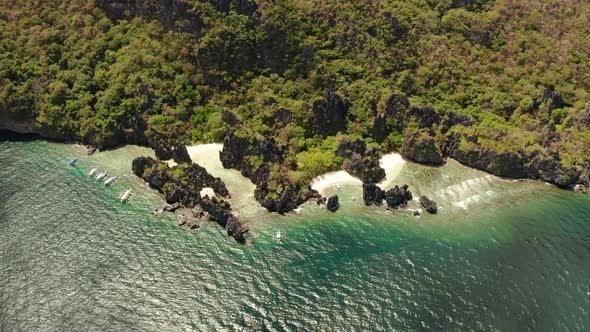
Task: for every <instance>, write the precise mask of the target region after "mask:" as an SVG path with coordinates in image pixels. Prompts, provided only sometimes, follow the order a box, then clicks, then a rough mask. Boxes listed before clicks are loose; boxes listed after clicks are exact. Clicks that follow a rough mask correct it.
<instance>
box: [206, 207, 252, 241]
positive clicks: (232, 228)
mask: <svg viewBox="0 0 590 332" xmlns="http://www.w3.org/2000/svg"><path fill="white" fill-rule="evenodd" d="M201 206H202V207H203V210H205V211H207V213H209V215H210V216H211V218H212V219H213V220H215V221H217V223H219V224H220V225H221V226H223V227H224V228H225V230H226V231H227V233H228V234H229V235H230V236H232V237H233V238H234V239H236V241H238V242H240V243H245V242H246V238H245V236H244V235H245V234H246V233H247V232H248V230H247V229H245V228H244V227H243V226H242V224H241V223H240V221H239V219H238V218H237V217H236V216H234V215H233V214H232V213H231V209H230V206H229V204H228V203H227V202H225V201H223V200H218V199H216V198H215V197H214V198H212V199H210V200H209V199H204V200H203V201H202V202H201Z"/></svg>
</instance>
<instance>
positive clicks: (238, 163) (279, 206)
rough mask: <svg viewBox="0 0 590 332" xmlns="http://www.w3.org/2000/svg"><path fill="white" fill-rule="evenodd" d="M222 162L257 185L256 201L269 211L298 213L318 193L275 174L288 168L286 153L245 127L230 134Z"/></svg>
mask: <svg viewBox="0 0 590 332" xmlns="http://www.w3.org/2000/svg"><path fill="white" fill-rule="evenodd" d="M219 159H220V160H221V163H222V164H223V167H225V168H233V169H237V170H240V172H241V173H242V175H244V176H245V177H247V178H249V179H250V180H251V181H252V182H253V183H254V184H255V185H256V190H255V191H254V197H255V198H256V200H257V201H258V202H259V203H260V204H261V205H262V206H263V207H265V208H266V209H267V210H269V211H271V212H279V213H284V212H288V211H291V210H293V209H296V208H297V207H298V206H299V205H301V204H303V203H304V202H305V201H307V200H309V199H310V198H313V197H316V198H317V197H319V194H318V193H317V191H315V190H313V189H311V187H310V186H309V185H308V184H302V183H294V182H292V181H291V180H290V179H289V178H288V176H287V175H286V174H284V173H279V174H271V167H272V165H281V164H284V152H283V150H282V149H280V148H279V147H278V146H277V145H276V144H275V143H274V142H273V141H271V140H267V139H264V138H263V137H261V136H260V135H258V134H256V133H254V132H251V131H249V130H246V129H244V128H241V127H237V128H234V129H232V130H230V131H229V132H228V134H227V135H226V137H225V139H224V140H223V149H222V150H221V152H220V153H219Z"/></svg>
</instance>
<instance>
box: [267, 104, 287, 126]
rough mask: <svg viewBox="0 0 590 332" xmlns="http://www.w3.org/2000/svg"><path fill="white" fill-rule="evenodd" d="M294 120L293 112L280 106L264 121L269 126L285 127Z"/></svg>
mask: <svg viewBox="0 0 590 332" xmlns="http://www.w3.org/2000/svg"><path fill="white" fill-rule="evenodd" d="M292 120H293V112H291V110H288V109H286V108H280V109H278V110H276V111H275V112H274V114H272V116H270V117H266V118H264V123H265V124H266V125H267V126H270V127H275V128H283V127H285V126H286V125H288V124H289V123H291V121H292Z"/></svg>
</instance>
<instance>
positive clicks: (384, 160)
mask: <svg viewBox="0 0 590 332" xmlns="http://www.w3.org/2000/svg"><path fill="white" fill-rule="evenodd" d="M405 164H406V161H405V160H404V159H403V158H402V156H401V155H400V154H399V153H395V152H393V153H388V154H386V155H384V156H383V157H381V159H380V160H379V165H380V166H381V167H383V169H384V170H385V179H383V181H381V182H380V183H378V186H379V187H381V189H388V187H389V186H390V185H391V184H392V183H393V181H394V180H395V178H397V176H398V175H399V174H400V173H401V171H402V169H403V168H404V165H405Z"/></svg>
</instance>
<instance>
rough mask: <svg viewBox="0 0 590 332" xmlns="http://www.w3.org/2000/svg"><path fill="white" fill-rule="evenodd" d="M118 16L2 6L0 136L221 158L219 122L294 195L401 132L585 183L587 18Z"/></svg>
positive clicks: (517, 13)
mask: <svg viewBox="0 0 590 332" xmlns="http://www.w3.org/2000/svg"><path fill="white" fill-rule="evenodd" d="M119 2H120V3H118V2H117V1H105V0H103V1H92V0H71V1H57V0H47V1H40V0H23V1H9V0H0V119H1V120H0V121H8V119H10V120H15V121H21V120H25V119H34V121H35V123H36V124H37V126H38V127H42V128H48V130H51V131H52V132H54V133H57V134H58V135H60V136H63V137H73V138H77V139H79V140H82V141H84V142H89V143H93V144H96V145H98V146H100V147H105V148H108V147H114V146H116V145H119V144H125V143H139V144H150V142H152V141H153V140H154V139H156V138H161V137H165V138H168V139H174V140H177V141H180V142H185V143H189V142H214V141H215V142H219V141H221V140H223V137H224V135H225V133H226V131H227V129H228V125H227V124H226V123H225V122H224V121H223V119H222V113H223V111H224V110H229V111H231V112H233V113H235V114H236V115H237V117H238V119H239V121H241V122H243V123H244V124H245V126H247V127H248V128H249V129H250V130H253V131H255V132H256V133H257V134H259V135H261V136H263V137H268V138H272V140H274V142H276V144H277V145H279V146H281V147H285V149H287V150H288V159H289V161H290V162H292V163H294V164H297V165H298V171H297V173H296V174H295V173H294V174H291V175H292V176H295V177H298V178H301V179H309V178H311V177H313V176H315V175H317V174H320V173H322V172H325V171H328V170H333V169H338V168H340V167H341V164H342V163H343V162H344V161H343V158H341V157H339V156H337V155H336V149H337V147H338V142H340V141H341V140H342V139H343V138H349V139H353V138H357V137H358V138H361V139H363V140H364V141H366V142H367V143H368V144H369V145H370V146H372V147H374V148H376V149H378V150H379V151H381V152H386V151H393V150H395V151H397V150H401V149H402V147H403V145H404V141H405V140H406V141H407V137H408V135H410V136H411V134H412V133H414V134H415V135H414V137H419V139H423V136H424V137H426V138H428V139H432V141H433V142H434V144H435V145H436V147H435V149H438V150H440V151H442V153H443V154H447V153H448V152H445V149H448V148H446V146H448V144H447V141H448V140H449V139H450V137H454V139H455V141H456V142H455V143H456V144H455V147H454V149H458V150H460V151H463V152H465V153H467V152H469V151H494V152H495V153H498V154H502V153H507V152H513V153H515V154H516V155H518V156H523V157H522V158H523V159H524V160H525V163H527V162H528V160H532V159H534V158H536V156H548V157H551V158H552V160H555V161H557V162H558V163H559V165H560V167H564V168H565V169H567V170H568V171H566V172H564V174H561V173H560V174H558V175H557V176H560V177H563V176H569V175H568V174H569V173H568V172H569V170H571V172H578V173H577V175H576V177H579V176H581V175H580V174H582V173H583V172H586V169H587V163H588V160H589V156H590V109H589V104H590V19H589V17H590V3H589V2H587V1H579V0H529V1H517V0H497V1H492V0H442V1H435V0H402V1H393V0H371V1H369V0H367V1H353V0H346V1H336V0H284V1H270V0H258V1H255V2H254V1H248V0H234V1H222V0H209V1H197V0H185V1H182V0H145V1H140V0H138V1H135V2H134V1H119ZM130 3H131V4H130ZM179 3H182V4H180V5H179ZM171 4H173V6H171ZM400 96H407V97H408V103H406V102H404V101H402V102H400V99H403V98H401V97H400ZM409 107H418V108H417V111H416V112H417V113H416V112H414V113H413V114H414V116H411V117H409V118H405V119H404V120H403V121H402V122H403V123H402V122H400V121H401V120H400V119H398V118H397V117H396V114H399V112H400V109H406V108H409ZM421 110H424V113H425V114H426V113H428V112H430V111H429V110H434V112H435V115H437V116H440V117H441V118H442V117H449V115H450V114H453V116H455V115H461V116H464V117H463V119H468V120H469V121H468V122H465V121H463V122H461V123H453V126H452V127H451V128H443V127H444V125H443V122H442V121H432V122H429V123H428V124H427V125H423V124H421V123H420V117H421V115H420V112H421ZM428 116H432V114H430V115H428ZM144 134H145V135H144ZM450 155H451V156H454V155H455V154H453V153H451V154H450ZM456 155H460V153H459V152H457V153H456ZM527 156H528V157H527ZM465 158H466V160H468V159H469V158H468V157H465ZM484 168H485V167H484ZM541 178H542V177H541ZM555 182H557V183H559V181H555ZM567 182H568V181H563V183H567Z"/></svg>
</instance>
